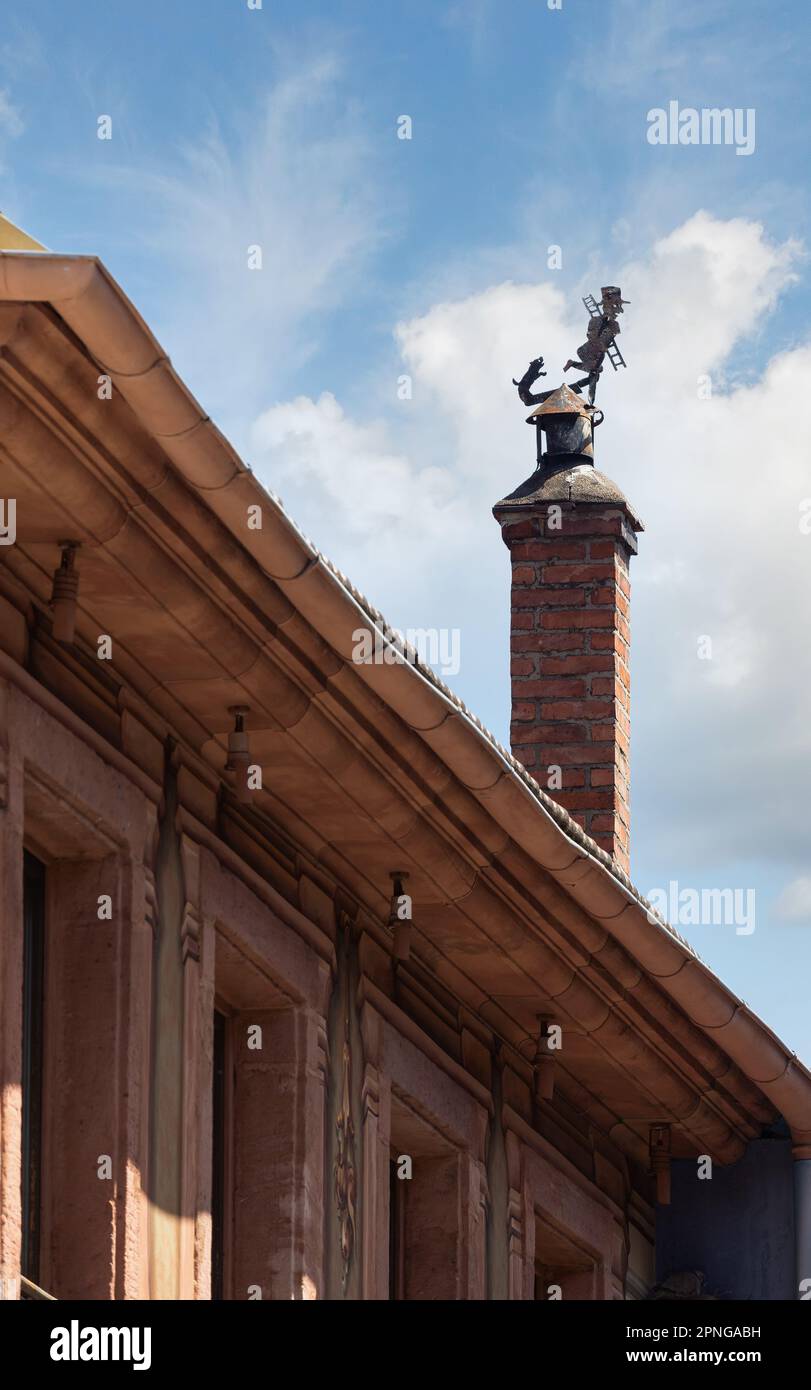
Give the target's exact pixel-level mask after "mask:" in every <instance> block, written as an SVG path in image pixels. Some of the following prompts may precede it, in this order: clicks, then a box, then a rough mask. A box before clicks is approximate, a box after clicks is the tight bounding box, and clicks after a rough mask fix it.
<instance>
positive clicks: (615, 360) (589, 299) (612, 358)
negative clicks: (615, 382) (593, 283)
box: [583, 294, 628, 372]
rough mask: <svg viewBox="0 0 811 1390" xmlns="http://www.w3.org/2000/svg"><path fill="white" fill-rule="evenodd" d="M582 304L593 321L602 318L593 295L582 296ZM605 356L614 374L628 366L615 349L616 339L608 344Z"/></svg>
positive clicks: (601, 312)
mask: <svg viewBox="0 0 811 1390" xmlns="http://www.w3.org/2000/svg"><path fill="white" fill-rule="evenodd" d="M583 303H584V304H585V306H586V308H587V309H588V311H589V314H590V315H591V317H592V318H593V319H600V318H602V316H603V311H602V309H601V308H600V306H599V304H598V303H597V300H596V299H595V298H594V295H593V294H587V295H585V296H584V299H583ZM605 355H606V357H607V358H608V360H609V362H610V363H611V366H612V367H613V368H614V371H615V372H616V371H618V369H619V368H620V367H627V365H628V363H627V362H626V361H625V358H624V357H623V355H622V353H621V352H620V350H619V348H618V347H617V340H616V338H615V339H614V341H613V342H612V343H611V344H609V346H608V347H607V348H606V354H605Z"/></svg>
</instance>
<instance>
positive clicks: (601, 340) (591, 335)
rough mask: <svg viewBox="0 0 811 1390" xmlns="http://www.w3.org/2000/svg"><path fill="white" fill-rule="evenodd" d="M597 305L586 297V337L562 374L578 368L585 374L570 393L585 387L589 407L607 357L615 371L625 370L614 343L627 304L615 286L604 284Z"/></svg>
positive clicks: (590, 296)
mask: <svg viewBox="0 0 811 1390" xmlns="http://www.w3.org/2000/svg"><path fill="white" fill-rule="evenodd" d="M600 296H601V298H600V303H599V306H598V304H597V301H596V300H595V298H594V296H593V295H590V294H589V295H586V297H585V299H584V300H583V303H584V304H585V306H586V308H587V309H588V311H589V324H588V328H587V330H586V332H587V334H588V337H587V339H586V341H585V343H582V344H581V345H580V347H579V348H578V349H577V357H570V358H569V360H568V362H567V363H566V365H565V367H564V368H563V370H564V372H568V371H569V368H570V367H579V369H580V370H581V371H584V372H586V376H584V377H583V378H582V380H581V381H577V382H574V383H573V384H572V388H571V389H572V390H573V391H578V392H579V391H580V390H581V389H582V388H583V387H584V386H588V388H589V404H590V405H594V397H595V394H596V391H597V382H598V381H599V379H600V375H601V373H602V370H603V361H604V359H605V356H606V354H608V360H609V362H610V363H611V365H612V367H613V368H614V371H616V370H617V368H618V367H624V366H625V361H624V359H623V356H622V353H621V352H620V350H619V347H618V346H617V343H616V338H617V336H618V334H619V332H620V326H619V324H618V322H617V319H618V317H619V315H620V314H621V313H622V312H623V308H622V306H623V304H628V303H629V302H630V301H629V300H627V299H623V298H622V291H621V290H620V288H619V286H618V285H604V286H603V288H602V289H601V290H600Z"/></svg>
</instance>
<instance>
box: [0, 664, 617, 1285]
mask: <svg viewBox="0 0 811 1390" xmlns="http://www.w3.org/2000/svg"><path fill="white" fill-rule="evenodd" d="M38 696H41V699H40V698H38ZM0 699H2V706H3V729H4V737H3V750H2V751H3V763H4V800H3V806H2V811H1V812H0V855H1V856H2V858H1V859H0V863H2V875H3V882H2V902H3V905H4V910H3V915H2V938H0V941H1V944H2V994H3V997H2V1017H3V1035H2V1041H3V1056H2V1063H3V1078H4V1085H3V1108H2V1158H3V1162H2V1186H1V1188H0V1199H1V1200H2V1211H3V1223H2V1277H3V1280H4V1287H5V1288H13V1287H14V1286H15V1281H19V1276H20V1177H21V1171H20V1151H21V1104H20V1032H21V1008H20V1000H21V987H22V932H21V923H22V906H21V894H22V851H23V846H25V847H27V848H28V849H30V850H31V851H32V852H33V853H35V854H36V855H37V856H38V857H39V858H41V859H42V860H43V861H44V862H45V864H46V871H47V885H48V891H47V907H46V914H47V962H48V964H47V972H46V1008H45V1017H46V1020H47V1025H46V1033H45V1063H44V1074H43V1094H44V1107H43V1108H44V1117H45V1122H44V1134H43V1160H42V1170H43V1191H42V1215H41V1221H42V1244H41V1263H40V1284H41V1286H42V1287H43V1288H44V1289H45V1290H47V1291H48V1292H50V1293H51V1294H53V1295H54V1296H55V1297H57V1298H90V1299H144V1298H197V1299H206V1298H208V1297H210V1294H211V1229H212V1222H211V1147H212V1141H211V1106H212V1076H211V1071H212V1032H213V1022H212V1021H213V1009H214V1006H215V1002H216V1005H217V1007H218V1008H219V1009H220V1010H222V1011H224V1012H225V1013H226V1015H227V1018H228V1032H229V1052H230V1071H231V1080H230V1088H229V1104H228V1130H229V1149H228V1157H227V1163H226V1172H227V1192H226V1197H225V1238H224V1283H223V1296H225V1297H227V1298H234V1299H240V1298H243V1299H247V1298H256V1297H260V1296H261V1297H262V1298H271V1299H285V1300H287V1299H313V1298H321V1297H324V1296H325V1295H326V1273H325V1232H326V1233H327V1238H328V1228H329V1223H330V1220H331V1219H332V1218H333V1217H334V1210H333V1207H334V1203H333V1200H332V1198H333V1188H334V1176H333V1174H332V1173H329V1172H327V1171H326V1166H325V1153H326V1125H327V1119H328V1113H329V1106H328V1099H327V1090H328V1084H329V1058H328V1049H327V1012H328V1007H329V997H330V991H331V988H332V977H333V971H334V958H335V952H334V939H333V938H334V927H333V929H332V931H331V929H330V923H329V916H330V912H329V909H328V907H327V897H326V895H325V894H324V892H323V889H321V890H315V889H314V888H313V887H312V885H311V886H310V890H309V896H310V898H311V899H312V901H313V903H316V900H317V908H318V910H314V909H311V911H312V915H311V916H307V915H305V914H304V913H302V912H301V909H300V908H295V909H292V910H290V909H288V912H287V914H286V916H287V918H288V920H284V919H283V918H282V916H280V915H279V912H278V910H274V908H276V909H278V907H279V904H278V903H277V902H274V898H275V897H276V895H275V893H274V892H273V890H271V889H269V888H268V886H267V885H266V884H262V883H261V881H260V880H258V878H257V875H256V874H255V873H254V871H253V870H252V869H251V868H250V867H249V866H248V865H247V864H245V863H243V862H241V861H239V860H238V859H237V858H236V857H235V856H234V855H233V853H232V852H231V851H230V850H226V849H225V847H224V846H223V854H222V857H219V856H218V854H217V846H216V843H215V842H214V841H213V840H212V837H211V836H210V835H209V834H207V833H203V832H202V828H201V827H200V826H199V825H196V823H195V821H194V818H193V816H191V815H189V814H187V813H184V812H183V811H182V809H181V810H179V811H178V813H177V816H176V819H177V822H178V837H179V846H180V853H181V860H182V864H183V885H182V886H183V895H184V900H183V909H182V912H183V928H182V940H183V942H184V943H186V949H184V951H183V953H182V956H183V959H182V969H183V976H182V1000H183V1026H182V1066H181V1068H180V1072H179V1078H176V1080H178V1082H179V1087H180V1097H179V1103H180V1113H181V1114H182V1125H181V1127H180V1130H179V1140H180V1142H179V1151H178V1153H177V1166H178V1173H179V1179H180V1196H179V1202H178V1204H177V1210H166V1209H165V1207H162V1206H161V1205H160V1204H157V1203H156V1202H155V1201H154V1200H153V1197H152V1191H153V1185H154V1177H153V1175H152V1174H151V1173H150V1157H149V1156H150V1153H153V1154H154V1152H155V1149H154V1146H152V1145H151V1144H150V1127H151V1125H152V1124H153V1123H154V1107H153V1104H152V1100H153V1096H152V1090H153V1081H154V1078H152V1077H151V1074H150V1050H151V1047H152V1045H153V1044H152V1041H151V1038H152V1034H151V1028H152V996H153V954H154V951H155V934H154V926H155V917H156V899H157V896H158V891H157V890H156V863H157V860H158V854H157V845H158V822H159V816H160V812H161V800H162V791H161V787H160V786H159V785H158V784H157V783H154V782H152V781H151V780H150V779H149V778H148V777H146V776H145V775H144V774H143V772H140V771H139V770H138V769H137V768H136V767H135V765H134V764H132V765H129V764H128V762H127V759H126V758H125V757H123V756H122V755H120V754H118V753H117V752H116V750H114V749H113V748H112V747H110V748H109V749H108V750H101V749H100V747H99V741H98V739H97V738H96V737H95V736H93V737H92V738H91V737H83V734H84V733H86V731H85V730H83V728H82V726H81V724H80V723H79V721H77V720H75V719H74V718H73V717H71V716H70V714H69V712H68V711H67V710H66V709H65V708H64V707H60V706H59V705H58V704H57V702H55V701H54V700H53V699H52V698H50V697H48V696H46V695H45V694H44V692H38V691H37V690H36V689H35V687H34V685H33V683H31V682H29V681H27V680H26V678H25V677H24V676H23V675H22V674H21V676H20V681H19V683H15V682H14V681H12V680H10V679H5V680H4V681H2V683H0ZM105 751H106V756H103V752H105ZM196 832H197V833H196ZM101 894H108V895H109V896H110V897H111V899H112V904H113V910H112V918H111V920H109V921H106V920H99V918H98V916H97V903H98V899H99V895H101ZM300 897H302V898H304V899H306V898H307V897H308V892H307V891H305V892H304V893H303V894H301V895H300ZM333 915H334V914H333ZM297 928H298V929H297ZM361 935H362V934H361ZM190 941H191V942H193V945H192V946H191V947H189V945H188V943H189V942H190ZM366 946H367V948H368V952H369V954H370V955H372V956H379V947H378V946H376V945H372V944H371V943H370V942H367V943H366ZM362 954H363V952H361V955H362ZM376 964H378V965H379V960H378V961H377V962H376ZM374 973H375V970H374V966H372V968H371V969H370V974H369V975H367V974H366V973H364V972H363V971H362V972H361V975H360V980H359V985H358V988H357V989H356V991H355V993H356V998H355V1000H354V1001H353V1007H354V1008H356V1009H357V1018H358V1023H359V1028H360V1034H361V1036H362V1054H363V1055H362V1057H361V1058H359V1059H358V1063H357V1065H358V1067H359V1077H358V1080H359V1083H360V1094H361V1114H362V1121H361V1133H360V1134H359V1135H358V1136H357V1139H358V1144H357V1164H358V1173H359V1179H358V1189H357V1194H356V1221H357V1245H356V1247H355V1250H354V1252H353V1261H354V1263H355V1265H356V1273H357V1284H356V1286H355V1288H356V1295H355V1296H358V1297H362V1298H364V1299H388V1298H389V1297H390V1287H389V1279H390V1273H389V1232H390V1219H389V1194H390V1182H389V1171H390V1167H389V1165H390V1160H391V1157H392V1155H395V1156H399V1155H402V1154H406V1155H408V1156H409V1157H410V1158H411V1160H412V1177H411V1179H410V1181H408V1182H407V1183H405V1184H404V1186H405V1191H404V1207H405V1212H404V1221H403V1231H404V1237H403V1245H404V1248H403V1251H402V1264H403V1283H402V1285H401V1292H400V1296H401V1297H405V1298H407V1299H415V1300H419V1299H484V1298H486V1297H488V1272H487V1263H488V1251H487V1245H488V1236H487V1225H488V1208H492V1205H493V1198H492V1194H491V1193H490V1192H489V1190H488V1171H487V1161H488V1153H487V1150H488V1134H489V1131H490V1128H491V1125H492V1121H493V1098H492V1095H491V1094H490V1093H489V1092H488V1091H487V1089H486V1088H485V1087H484V1086H483V1085H482V1083H481V1081H479V1080H478V1079H477V1078H476V1077H475V1076H474V1075H473V1073H472V1072H471V1071H468V1070H466V1069H465V1068H463V1067H462V1066H460V1065H459V1063H458V1062H456V1061H455V1060H453V1058H452V1057H450V1056H449V1055H447V1054H446V1053H444V1052H443V1049H442V1048H441V1047H440V1046H439V1045H438V1044H437V1043H436V1042H435V1041H434V1040H433V1039H432V1038H431V1037H430V1036H429V1035H428V1033H427V1032H425V1031H424V1030H423V1029H422V1028H421V1027H420V1026H419V1025H418V1024H417V1023H416V1022H415V1021H414V1020H413V1019H411V1018H409V1017H408V1015H407V1013H406V1012H405V1011H403V1010H401V1008H400V1007H399V1006H398V1004H397V1003H396V1002H394V1001H393V1000H392V999H391V998H390V997H389V996H388V995H386V994H385V993H383V992H382V991H381V990H380V988H379V987H378V986H377V985H376V984H375V983H374V980H373V978H372V975H373V974H374ZM377 973H379V971H378V972H377ZM257 1027H258V1028H260V1029H261V1047H260V1048H252V1047H251V1046H250V1045H249V1037H250V1036H254V1035H251V1034H250V1030H251V1029H253V1030H255V1029H256V1028H257ZM504 1127H505V1136H506V1147H507V1153H508V1170H509V1171H508V1189H507V1191H506V1192H505V1194H504V1195H505V1198H506V1201H505V1204H504V1207H503V1211H502V1213H501V1216H502V1217H503V1239H504V1245H505V1252H506V1258H507V1262H508V1266H509V1283H508V1288H507V1291H506V1296H507V1297H509V1298H515V1299H522V1298H533V1297H534V1296H535V1276H534V1260H535V1256H534V1247H535V1237H536V1228H537V1223H538V1221H539V1220H541V1219H544V1218H548V1219H549V1220H552V1221H553V1222H554V1223H555V1224H556V1225H557V1226H561V1225H562V1227H563V1228H564V1229H565V1231H566V1232H567V1233H568V1236H569V1238H570V1239H571V1241H573V1242H575V1243H578V1244H579V1246H580V1247H582V1249H583V1250H584V1251H586V1252H588V1258H589V1260H590V1261H591V1262H592V1263H591V1267H590V1269H591V1272H590V1273H589V1275H588V1278H587V1280H586V1281H585V1282H584V1283H582V1287H581V1286H580V1285H577V1286H576V1285H575V1283H572V1284H571V1289H570V1292H571V1296H575V1297H592V1298H594V1297H598V1298H618V1297H619V1298H621V1297H623V1283H622V1250H623V1248H624V1246H623V1241H624V1232H625V1228H624V1226H623V1218H622V1212H621V1210H620V1208H619V1207H617V1206H616V1205H615V1204H614V1202H613V1201H612V1200H611V1198H610V1197H609V1196H608V1195H607V1194H606V1193H605V1192H603V1191H601V1190H600V1189H599V1187H598V1186H597V1185H596V1184H594V1183H593V1182H590V1181H589V1180H588V1179H586V1178H585V1177H584V1176H583V1175H582V1174H581V1173H579V1172H578V1171H577V1170H576V1169H575V1168H574V1167H573V1166H572V1165H571V1164H570V1163H569V1162H568V1161H567V1160H566V1159H565V1158H564V1157H563V1156H562V1155H560V1154H556V1153H555V1152H554V1151H552V1150H550V1149H549V1146H548V1145H543V1144H542V1141H541V1140H540V1139H539V1138H538V1136H537V1135H535V1134H534V1133H533V1132H532V1131H531V1130H529V1128H528V1126H527V1125H526V1123H525V1122H524V1121H522V1120H521V1119H520V1117H518V1116H516V1115H513V1113H512V1112H511V1111H510V1110H509V1108H508V1107H506V1106H505V1107H504ZM542 1148H544V1149H546V1152H545V1153H544V1152H542V1151H541V1149H542ZM105 1156H106V1157H107V1158H109V1160H110V1167H109V1176H99V1165H100V1164H101V1163H103V1161H104V1158H105ZM498 1224H499V1222H498V1220H497V1221H496V1225H498ZM489 1296H495V1295H494V1294H493V1292H492V1290H491V1291H490V1294H489Z"/></svg>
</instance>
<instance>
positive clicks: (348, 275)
mask: <svg viewBox="0 0 811 1390" xmlns="http://www.w3.org/2000/svg"><path fill="white" fill-rule="evenodd" d="M345 77H346V74H345V72H344V71H343V69H342V66H341V63H340V61H339V60H338V59H337V58H336V57H334V56H332V55H330V54H328V53H322V54H321V55H320V56H319V57H317V58H314V59H313V58H310V59H309V60H308V59H306V58H304V57H301V55H298V60H297V61H296V62H293V60H292V58H290V57H289V56H288V58H287V59H286V60H285V61H284V64H283V67H282V70H281V73H280V75H279V76H278V77H277V79H276V80H275V81H274V82H273V84H272V85H271V86H270V87H269V88H268V89H267V91H266V92H265V93H264V95H263V96H262V97H261V98H259V99H255V100H253V101H252V103H251V105H250V106H248V105H247V104H246V105H244V106H241V107H240V106H239V105H238V104H236V103H235V104H233V105H232V106H231V107H229V109H228V116H227V117H226V118H225V119H221V118H220V117H219V115H217V114H215V111H214V109H213V108H212V113H211V118H210V122H209V125H208V128H207V129H206V130H205V132H204V133H203V134H202V135H201V137H200V139H199V140H198V141H197V142H196V143H195V144H193V145H192V144H185V145H183V146H181V148H180V149H179V150H178V149H176V148H172V149H170V150H168V151H167V152H165V154H164V155H163V156H158V158H157V159H153V160H151V161H150V162H149V163H146V162H143V161H142V162H141V163H138V164H136V163H131V164H128V165H120V166H118V167H111V166H110V165H109V164H105V165H104V167H103V168H101V167H99V168H94V169H91V170H85V171H84V177H85V179H86V180H87V181H88V182H90V183H97V184H98V185H100V186H103V187H104V188H105V189H110V190H112V192H113V194H114V195H115V196H118V197H119V198H129V199H131V200H133V201H134V202H135V203H136V204H137V206H138V209H139V210H138V214H137V217H136V218H135V219H134V225H135V227H136V233H135V234H136V236H137V239H138V240H139V241H141V242H143V243H145V244H147V245H148V246H150V247H151V248H152V249H153V250H154V251H155V252H157V253H158V255H159V257H160V260H161V263H162V264H164V265H165V266H167V267H168V269H169V271H170V273H171V275H172V281H173V283H172V288H171V293H170V294H168V295H166V296H165V298H164V300H163V301H162V312H163V314H164V315H165V316H166V317H165V318H164V319H163V320H162V321H161V323H160V332H161V335H162V336H163V337H164V339H165V340H166V341H170V342H171V343H172V345H173V358H174V360H175V361H176V363H177V366H178V368H179V370H180V371H181V374H182V375H183V376H184V377H185V378H186V379H187V380H188V381H189V382H190V383H192V384H195V383H206V392H205V394H206V405H207V408H208V409H209V410H210V412H211V414H212V415H213V416H214V417H215V418H216V419H217V420H218V423H221V424H222V425H223V427H224V428H225V431H226V433H236V432H238V429H239V423H240V422H241V420H242V419H243V418H244V416H245V413H246V412H249V413H250V414H251V415H252V414H255V413H256V411H258V409H259V408H260V406H261V403H262V401H263V400H267V397H268V395H269V394H275V393H276V391H277V390H278V388H279V383H280V382H282V381H284V380H290V379H291V377H292V376H293V375H294V374H295V373H296V371H297V370H300V369H301V368H302V366H303V365H304V364H305V363H306V362H307V360H308V357H309V356H310V354H311V353H312V351H313V349H314V347H315V345H316V338H317V323H318V320H319V319H321V320H323V318H324V316H325V315H326V314H327V313H329V311H330V310H331V309H332V308H334V306H335V305H336V304H338V303H342V302H345V301H346V299H347V298H348V297H349V296H351V294H352V292H353V288H354V287H355V285H356V284H357V278H358V276H359V272H360V268H361V266H362V265H363V263H364V260H365V259H366V257H367V253H368V252H369V251H370V250H371V249H372V248H373V247H374V246H376V244H377V243H378V242H379V240H380V237H381V235H382V219H383V214H382V212H381V205H380V204H381V200H380V199H379V198H378V196H377V191H376V186H375V181H374V179H373V178H372V177H371V174H372V172H373V162H372V157H371V152H370V148H369V142H368V139H367V137H366V135H365V134H364V133H363V130H362V127H361V125H360V120H359V116H358V113H357V111H356V110H355V107H354V105H353V103H351V102H349V103H348V102H347V100H346V96H345ZM169 169H171V172H167V171H168V170H169ZM251 247H258V248H259V249H260V252H261V268H260V269H259V268H257V269H251V268H249V248H251ZM253 261H254V263H256V262H257V257H256V256H255V255H254V256H253Z"/></svg>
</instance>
